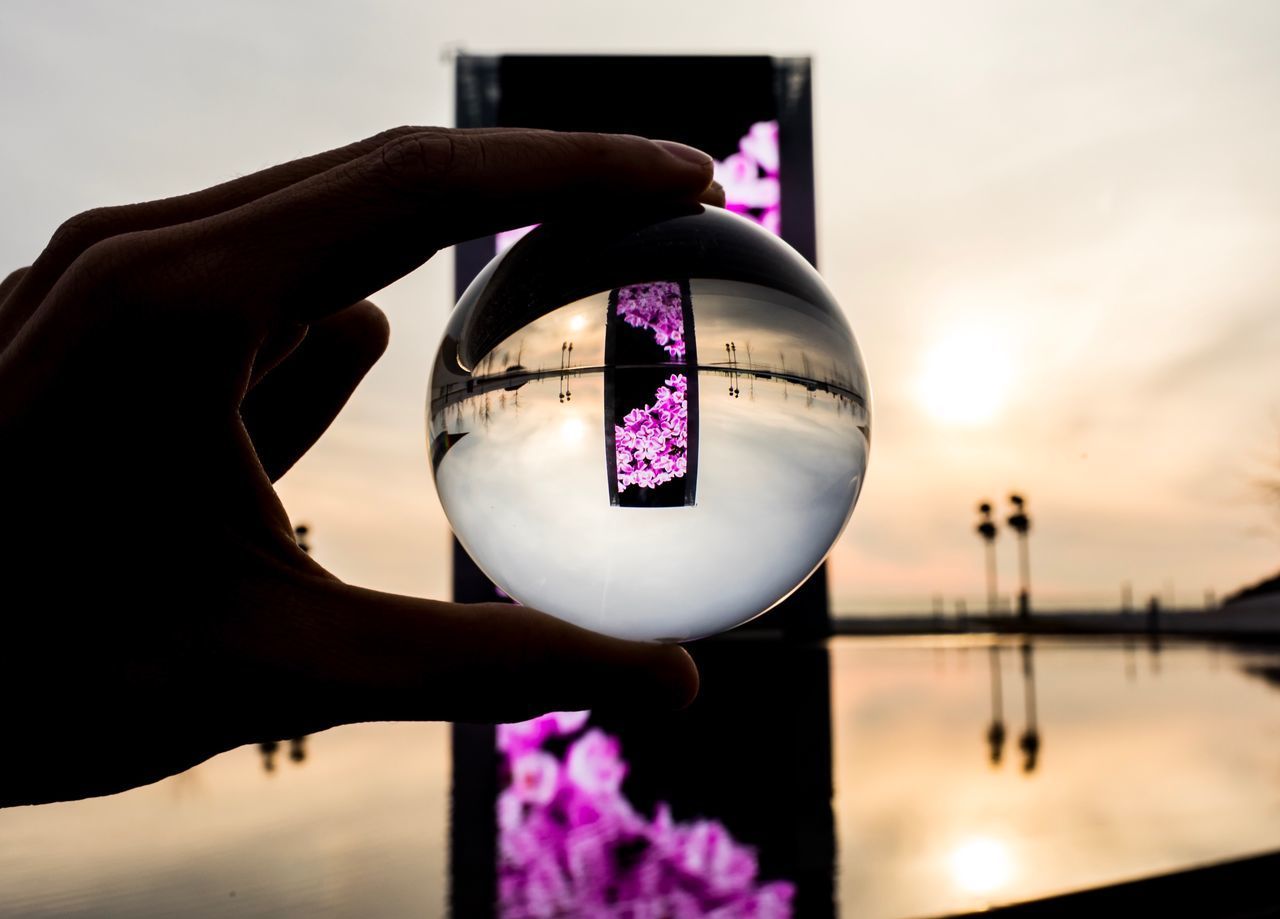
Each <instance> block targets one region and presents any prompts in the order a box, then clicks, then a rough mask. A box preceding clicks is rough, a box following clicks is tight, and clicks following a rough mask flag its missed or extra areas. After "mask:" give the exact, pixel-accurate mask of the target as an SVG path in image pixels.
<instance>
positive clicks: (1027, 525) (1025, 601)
mask: <svg viewBox="0 0 1280 919" xmlns="http://www.w3.org/2000/svg"><path fill="white" fill-rule="evenodd" d="M1009 503H1010V504H1012V505H1013V513H1012V514H1010V515H1009V521H1008V522H1009V526H1011V527H1012V528H1013V529H1014V530H1015V531H1016V532H1017V534H1018V569H1019V572H1020V573H1021V575H1022V589H1021V590H1019V591H1018V615H1019V616H1021V617H1022V618H1024V619H1025V618H1027V617H1028V616H1030V615H1031V560H1030V557H1029V556H1028V553H1027V534H1028V533H1029V532H1031V518H1030V517H1028V516H1027V502H1026V500H1025V499H1023V497H1022V495H1010V496H1009Z"/></svg>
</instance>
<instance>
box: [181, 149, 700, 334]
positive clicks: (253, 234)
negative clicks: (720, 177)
mask: <svg viewBox="0 0 1280 919" xmlns="http://www.w3.org/2000/svg"><path fill="white" fill-rule="evenodd" d="M711 170H712V163H711V159H710V158H709V157H707V156H705V154H701V153H699V152H698V151H694V150H692V149H691V148H688V147H681V146H680V145H672V144H659V143H657V142H654V141H649V140H644V139H642V138H638V137H630V136H625V135H599V134H558V133H550V132H520V131H512V132H503V133H496V134H486V135H474V134H472V135H463V134H440V133H421V134H413V135H409V136H406V137H402V138H399V139H398V140H395V141H392V142H391V143H388V144H386V145H385V146H383V147H382V148H380V149H379V150H377V151H374V152H372V153H369V154H367V155H365V156H363V157H360V158H358V159H355V160H352V161H351V162H349V163H347V164H345V165H343V166H340V167H337V168H335V169H332V170H330V171H328V172H326V173H324V174H321V175H317V176H314V177H312V178H310V179H308V180H306V181H303V182H299V183H297V184H295V185H293V186H291V187H289V188H287V189H285V190H283V191H281V192H278V193H276V194H273V195H268V196H266V197H264V198H262V199H260V200H258V201H255V202H253V203H252V204H249V205H246V206H245V207H242V208H237V209H236V210H233V211H229V212H226V213H223V214H221V215H219V216H217V217H214V218H210V219H209V220H207V221H200V222H198V223H195V224H190V225H185V226H184V228H182V229H183V230H184V231H186V232H187V233H189V235H190V238H191V239H192V241H193V244H194V243H195V242H196V241H199V243H200V244H201V245H203V246H205V247H206V248H207V249H209V250H211V251H212V252H213V254H214V257H211V258H208V259H205V260H204V262H203V264H204V266H205V267H206V269H208V270H210V272H211V273H210V274H209V275H208V276H205V277H203V278H200V279H199V280H197V281H196V282H195V283H194V285H192V286H194V287H196V288H198V289H201V290H205V291H209V292H216V293H220V294H222V295H223V296H228V295H230V296H237V295H238V297H239V298H240V299H243V300H245V301H246V302H248V303H249V304H250V306H251V308H252V309H255V310H256V311H258V312H259V313H261V314H262V315H264V316H266V317H269V318H270V319H271V320H273V321H274V320H278V319H292V320H303V321H305V320H310V319H312V318H316V317H318V316H321V315H324V314H325V313H327V312H330V311H332V310H334V309H337V308H340V307H341V306H342V305H343V304H346V303H351V302H353V301H355V300H359V299H361V298H363V297H365V296H367V295H368V294H370V293H372V292H373V291H376V290H378V289H380V288H382V287H384V286H386V285H387V284H389V283H390V282H391V281H393V280H395V279H396V278H398V277H400V276H402V275H404V274H406V273H407V272H409V271H411V270H412V269H413V268H416V267H417V266H418V265H420V264H421V263H422V262H424V261H425V260H426V259H427V258H428V257H430V255H431V254H432V253H433V252H435V251H436V250H437V249H439V248H441V247H442V246H446V245H450V244H452V243H454V242H457V241H459V240H463V239H469V238H472V237H476V236H483V235H487V234H489V233H493V232H496V231H498V230H501V229H507V228H510V227H516V226H526V225H528V224H531V223H538V222H541V221H544V220H547V219H549V218H552V217H555V216H556V215H558V214H563V213H567V212H574V211H583V210H587V209H589V208H591V207H599V206H601V203H602V202H608V206H610V207H625V206H627V204H628V203H633V202H637V201H651V200H679V199H689V200H693V199H695V198H697V197H698V195H699V194H701V193H702V192H704V191H705V190H706V189H707V188H708V186H709V185H710V183H711ZM246 279H251V280H252V288H251V289H250V288H249V286H248V285H247V284H246ZM278 305H282V306H278ZM279 309H282V310H283V315H278V314H277V315H274V316H272V315H270V314H271V312H272V311H277V310H279Z"/></svg>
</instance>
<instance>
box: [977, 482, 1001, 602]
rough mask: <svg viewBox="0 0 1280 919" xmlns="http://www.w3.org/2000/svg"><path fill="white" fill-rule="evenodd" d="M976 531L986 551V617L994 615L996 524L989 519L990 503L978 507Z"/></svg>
mask: <svg viewBox="0 0 1280 919" xmlns="http://www.w3.org/2000/svg"><path fill="white" fill-rule="evenodd" d="M978 514H979V515H980V519H979V520H978V526H977V531H978V535H979V536H981V537H982V542H983V544H984V545H985V546H986V550H987V615H988V616H994V615H995V614H996V601H997V598H996V524H995V521H994V520H992V519H991V502H990V501H983V502H982V503H981V504H979V505H978Z"/></svg>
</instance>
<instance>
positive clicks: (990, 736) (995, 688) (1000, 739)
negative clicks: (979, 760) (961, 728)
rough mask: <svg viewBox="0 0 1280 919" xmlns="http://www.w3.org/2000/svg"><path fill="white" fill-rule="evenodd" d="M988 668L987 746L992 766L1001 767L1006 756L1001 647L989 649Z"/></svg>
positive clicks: (996, 646)
mask: <svg viewBox="0 0 1280 919" xmlns="http://www.w3.org/2000/svg"><path fill="white" fill-rule="evenodd" d="M987 668H988V669H989V670H990V671H991V725H990V727H988V728H987V746H988V747H990V748H991V765H992V766H999V765H1000V759H1001V757H1003V755H1004V738H1005V730H1004V694H1003V692H1002V691H1001V685H1000V646H999V645H997V644H994V643H993V644H992V645H991V647H990V648H988V649H987Z"/></svg>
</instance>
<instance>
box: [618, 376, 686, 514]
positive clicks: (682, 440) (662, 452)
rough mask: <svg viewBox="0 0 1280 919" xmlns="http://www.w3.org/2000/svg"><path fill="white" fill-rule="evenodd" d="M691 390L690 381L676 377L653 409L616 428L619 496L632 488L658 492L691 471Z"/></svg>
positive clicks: (639, 411) (636, 411) (669, 379)
mask: <svg viewBox="0 0 1280 919" xmlns="http://www.w3.org/2000/svg"><path fill="white" fill-rule="evenodd" d="M688 389H689V378H688V377H686V376H685V375H684V374H682V373H673V374H672V375H671V376H669V377H667V385H666V386H659V387H658V389H657V391H655V392H654V394H653V404H652V405H646V406H644V407H643V408H635V409H632V410H631V411H630V412H628V413H627V416H626V417H625V418H623V419H622V421H623V423H622V424H615V425H614V426H613V438H614V448H615V450H616V451H617V460H618V492H619V493H622V492H624V491H626V490H627V487H628V486H629V485H635V486H637V487H639V488H657V487H658V486H659V485H665V484H666V483H667V482H670V481H671V480H672V479H679V478H683V477H684V474H685V472H686V471H688V468H689V456H688V448H689V403H688V401H687V399H686V394H687V392H688Z"/></svg>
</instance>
